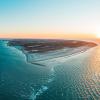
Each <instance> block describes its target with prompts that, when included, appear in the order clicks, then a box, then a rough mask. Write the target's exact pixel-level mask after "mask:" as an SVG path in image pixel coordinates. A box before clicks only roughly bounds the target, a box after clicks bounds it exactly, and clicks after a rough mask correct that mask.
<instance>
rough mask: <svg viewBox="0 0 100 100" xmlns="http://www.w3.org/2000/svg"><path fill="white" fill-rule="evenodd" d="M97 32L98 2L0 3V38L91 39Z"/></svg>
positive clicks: (24, 0) (13, 0) (99, 27)
mask: <svg viewBox="0 0 100 100" xmlns="http://www.w3.org/2000/svg"><path fill="white" fill-rule="evenodd" d="M99 32H100V0H0V37H33V38H35V37H37V38H38V37H39V38H41V36H42V37H43V36H44V37H46V38H48V37H49V36H51V35H52V36H51V37H57V35H58V38H60V36H61V34H62V35H63V36H62V37H64V35H66V36H69V35H70V34H72V36H75V34H76V35H77V34H86V36H87V37H92V36H94V34H99ZM47 34H49V35H48V36H47ZM59 34H60V35H59ZM87 34H88V35H87Z"/></svg>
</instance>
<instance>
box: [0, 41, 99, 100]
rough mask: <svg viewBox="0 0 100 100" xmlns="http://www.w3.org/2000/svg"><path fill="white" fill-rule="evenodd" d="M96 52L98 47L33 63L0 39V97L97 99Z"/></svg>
mask: <svg viewBox="0 0 100 100" xmlns="http://www.w3.org/2000/svg"><path fill="white" fill-rule="evenodd" d="M99 55H100V47H99V46H98V47H96V48H94V49H92V50H89V51H87V52H84V53H81V54H77V55H73V56H71V57H69V58H68V57H59V58H55V59H49V60H47V61H40V62H38V63H39V64H40V65H34V64H30V63H28V62H27V61H26V57H25V55H24V54H23V53H22V52H21V51H19V50H18V49H16V48H14V47H9V46H7V42H6V41H0V100H99V99H100V56H99ZM41 64H42V65H45V66H41Z"/></svg>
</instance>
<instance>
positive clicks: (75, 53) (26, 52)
mask: <svg viewBox="0 0 100 100" xmlns="http://www.w3.org/2000/svg"><path fill="white" fill-rule="evenodd" d="M73 41H76V40H73ZM82 41H83V42H88V41H85V40H82ZM9 42H10V41H8V44H7V45H8V46H11V45H9ZM89 43H90V44H92V43H94V44H95V46H92V47H86V46H83V48H79V47H78V48H79V49H76V48H77V47H76V48H75V47H74V48H73V49H75V50H76V51H75V52H72V53H71V52H70V53H69V54H67V55H59V56H56V57H53V58H52V56H51V57H49V58H48V59H41V60H37V61H34V58H33V61H30V60H29V58H28V56H29V55H34V53H28V51H26V50H24V47H23V46H13V47H15V48H16V49H19V50H20V51H22V53H23V54H24V55H25V59H26V62H27V63H30V64H35V65H40V66H45V65H42V64H39V62H41V61H46V60H49V59H56V58H60V57H67V58H69V57H72V56H74V55H77V54H80V53H84V52H86V51H87V50H90V49H92V48H94V47H97V46H98V44H97V43H95V42H92V41H91V42H89ZM18 47H20V48H18ZM57 50H58V51H59V50H60V51H61V50H62V49H57ZM57 50H51V51H50V52H51V53H52V52H53V51H57ZM50 52H47V54H49V53H50ZM37 54H39V53H37ZM40 55H41V53H40ZM42 55H43V57H44V56H45V53H43V54H42Z"/></svg>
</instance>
